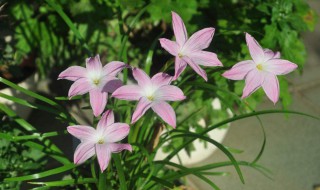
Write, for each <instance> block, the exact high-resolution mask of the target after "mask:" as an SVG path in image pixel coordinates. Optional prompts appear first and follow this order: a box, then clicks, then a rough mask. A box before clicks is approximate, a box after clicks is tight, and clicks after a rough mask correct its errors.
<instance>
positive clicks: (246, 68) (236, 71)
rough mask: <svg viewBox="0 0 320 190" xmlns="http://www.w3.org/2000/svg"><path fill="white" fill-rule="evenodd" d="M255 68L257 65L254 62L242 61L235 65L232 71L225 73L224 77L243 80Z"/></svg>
mask: <svg viewBox="0 0 320 190" xmlns="http://www.w3.org/2000/svg"><path fill="white" fill-rule="evenodd" d="M255 67H256V64H255V63H254V62H253V61H252V60H247V61H241V62H239V63H237V64H235V65H234V66H233V67H232V68H231V69H230V70H228V71H226V72H224V73H223V74H222V76H224V77H225V78H227V79H231V80H243V79H244V77H245V76H246V75H247V74H248V73H249V72H250V71H251V70H252V69H254V68H255Z"/></svg>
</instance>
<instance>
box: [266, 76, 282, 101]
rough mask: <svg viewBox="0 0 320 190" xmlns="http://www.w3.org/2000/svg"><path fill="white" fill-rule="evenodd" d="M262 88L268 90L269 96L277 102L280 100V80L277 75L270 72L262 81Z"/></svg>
mask: <svg viewBox="0 0 320 190" xmlns="http://www.w3.org/2000/svg"><path fill="white" fill-rule="evenodd" d="M262 88H263V90H264V91H265V92H266V94H267V96H268V98H269V99H270V100H271V101H272V102H273V103H274V104H276V103H277V101H278V100H279V81H278V78H277V76H276V75H274V74H272V73H268V74H266V76H265V79H264V81H263V83H262Z"/></svg>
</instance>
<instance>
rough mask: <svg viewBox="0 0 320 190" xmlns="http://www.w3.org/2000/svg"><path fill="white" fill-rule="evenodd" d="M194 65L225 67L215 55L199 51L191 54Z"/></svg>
mask: <svg viewBox="0 0 320 190" xmlns="http://www.w3.org/2000/svg"><path fill="white" fill-rule="evenodd" d="M189 57H190V58H191V59H192V60H193V62H194V63H196V64H198V65H203V66H211V67H212V66H223V65H222V63H221V62H220V60H219V59H218V57H217V55H216V54H215V53H211V52H208V51H197V52H192V53H190V54H189Z"/></svg>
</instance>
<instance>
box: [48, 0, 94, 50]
mask: <svg viewBox="0 0 320 190" xmlns="http://www.w3.org/2000/svg"><path fill="white" fill-rule="evenodd" d="M45 1H46V2H47V3H48V4H49V5H50V6H51V7H52V8H53V9H54V10H55V11H56V12H57V13H58V14H59V15H60V16H61V18H62V19H63V20H64V21H65V23H66V24H67V25H68V26H69V28H70V29H71V30H72V32H73V33H74V34H75V35H76V37H77V38H78V40H79V41H80V43H81V44H82V47H83V48H84V49H85V50H86V52H87V54H88V55H89V56H92V53H91V51H90V48H89V46H88V45H87V44H86V42H85V40H84V38H83V37H82V35H81V34H80V32H79V31H78V29H77V28H76V26H75V25H74V24H73V22H72V21H71V19H70V18H69V17H68V15H67V14H66V13H65V12H64V11H63V10H62V8H61V6H60V5H58V4H57V2H56V1H52V0H45Z"/></svg>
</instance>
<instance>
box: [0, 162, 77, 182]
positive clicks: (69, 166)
mask: <svg viewBox="0 0 320 190" xmlns="http://www.w3.org/2000/svg"><path fill="white" fill-rule="evenodd" d="M75 167H77V165H75V164H67V165H64V166H61V167H59V168H55V169H52V170H48V171H45V172H41V173H35V174H32V175H26V176H20V177H12V178H5V179H4V181H5V182H10V181H27V180H33V179H40V178H43V177H47V176H51V175H55V174H59V173H62V172H65V171H68V170H71V169H73V168H75Z"/></svg>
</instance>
